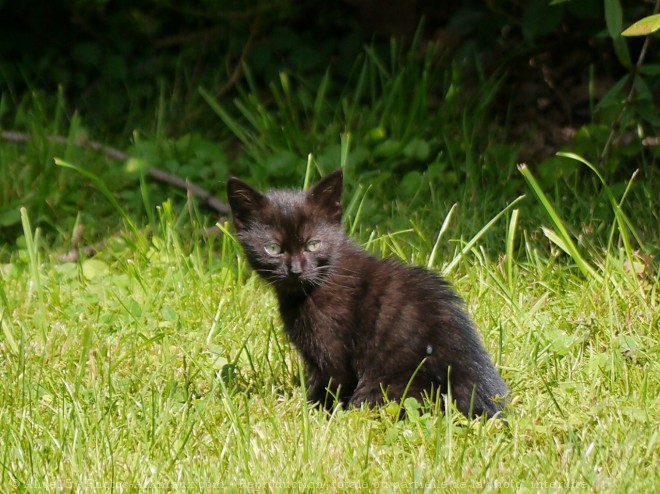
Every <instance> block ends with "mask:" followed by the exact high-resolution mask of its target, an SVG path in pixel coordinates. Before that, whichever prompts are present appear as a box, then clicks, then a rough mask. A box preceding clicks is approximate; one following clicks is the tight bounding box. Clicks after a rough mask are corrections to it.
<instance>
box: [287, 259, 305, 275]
mask: <svg viewBox="0 0 660 494" xmlns="http://www.w3.org/2000/svg"><path fill="white" fill-rule="evenodd" d="M289 272H290V273H291V274H293V275H295V276H300V275H301V274H302V264H301V262H300V259H296V258H295V257H294V258H293V259H291V267H290V268H289Z"/></svg>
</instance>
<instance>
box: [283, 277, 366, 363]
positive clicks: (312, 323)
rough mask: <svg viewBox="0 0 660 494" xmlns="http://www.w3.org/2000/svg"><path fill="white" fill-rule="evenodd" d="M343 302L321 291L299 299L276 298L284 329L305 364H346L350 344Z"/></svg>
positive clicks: (349, 323) (350, 352) (348, 314)
mask: <svg viewBox="0 0 660 494" xmlns="http://www.w3.org/2000/svg"><path fill="white" fill-rule="evenodd" d="M345 302H346V301H345V300H342V297H337V296H336V294H333V293H331V292H325V291H323V290H317V291H316V292H315V293H314V294H312V295H310V296H308V297H304V298H299V299H294V298H287V297H280V316H281V318H282V322H283V323H284V329H285V331H286V333H287V335H288V336H289V338H290V339H291V341H292V342H293V343H294V344H295V345H296V347H297V348H298V350H299V351H300V352H301V353H302V354H303V357H305V359H306V360H311V361H314V362H315V363H316V364H317V365H319V366H321V367H326V366H328V365H331V364H330V363H331V362H336V363H340V362H347V361H349V360H350V358H351V355H352V353H353V348H354V342H353V335H352V332H351V326H352V324H351V314H350V310H349V307H348V306H347V304H346V303H345Z"/></svg>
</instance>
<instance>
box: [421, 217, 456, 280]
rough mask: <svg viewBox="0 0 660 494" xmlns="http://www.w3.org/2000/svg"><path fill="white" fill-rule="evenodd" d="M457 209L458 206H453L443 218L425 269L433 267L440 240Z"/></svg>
mask: <svg viewBox="0 0 660 494" xmlns="http://www.w3.org/2000/svg"><path fill="white" fill-rule="evenodd" d="M457 208H458V204H454V205H453V206H452V207H451V209H450V210H449V212H448V213H447V216H445V220H444V221H443V222H442V226H441V227H440V231H439V232H438V236H437V237H436V238H435V243H434V244H433V249H432V250H431V254H430V255H429V262H428V263H427V264H426V267H427V268H429V269H431V268H432V267H433V265H434V264H435V258H436V256H437V255H438V248H439V246H440V240H441V239H442V237H443V235H444V234H445V232H446V231H447V228H448V227H449V222H450V221H451V218H452V217H453V216H454V213H455V212H456V209H457Z"/></svg>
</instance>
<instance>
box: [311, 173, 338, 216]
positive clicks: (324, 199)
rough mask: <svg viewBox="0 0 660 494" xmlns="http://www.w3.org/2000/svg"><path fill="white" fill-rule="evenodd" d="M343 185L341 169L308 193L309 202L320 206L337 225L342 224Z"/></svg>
mask: <svg viewBox="0 0 660 494" xmlns="http://www.w3.org/2000/svg"><path fill="white" fill-rule="evenodd" d="M343 183H344V172H343V170H342V169H341V168H340V169H339V170H335V171H334V172H332V173H331V174H330V175H327V176H326V177H325V178H323V179H322V180H321V181H320V182H319V183H317V184H316V185H315V186H314V187H312V188H311V189H309V190H308V191H307V197H308V198H309V200H310V201H311V202H313V203H314V204H316V205H317V206H319V207H320V208H321V209H322V210H323V211H324V212H325V213H326V214H327V215H328V217H329V218H330V219H331V220H332V221H334V222H337V223H340V222H341V214H342V207H341V191H342V186H343Z"/></svg>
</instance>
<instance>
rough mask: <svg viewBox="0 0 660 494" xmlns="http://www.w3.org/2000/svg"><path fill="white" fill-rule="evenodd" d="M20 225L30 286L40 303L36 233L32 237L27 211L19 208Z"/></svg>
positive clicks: (37, 237)
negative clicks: (28, 268)
mask: <svg viewBox="0 0 660 494" xmlns="http://www.w3.org/2000/svg"><path fill="white" fill-rule="evenodd" d="M21 223H22V224H23V235H24V236H25V246H26V248H27V254H28V260H29V263H30V277H31V278H32V280H31V281H32V284H33V286H34V289H35V290H36V292H37V297H38V298H39V300H40V301H41V299H42V295H41V275H40V273H39V252H38V250H37V249H38V239H39V236H38V233H35V235H32V225H31V224H30V217H29V215H28V212H27V209H25V208H21Z"/></svg>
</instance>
